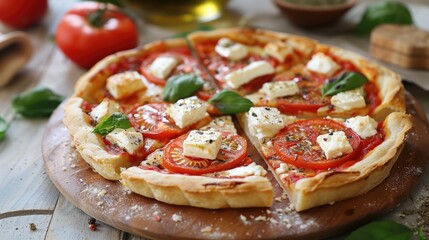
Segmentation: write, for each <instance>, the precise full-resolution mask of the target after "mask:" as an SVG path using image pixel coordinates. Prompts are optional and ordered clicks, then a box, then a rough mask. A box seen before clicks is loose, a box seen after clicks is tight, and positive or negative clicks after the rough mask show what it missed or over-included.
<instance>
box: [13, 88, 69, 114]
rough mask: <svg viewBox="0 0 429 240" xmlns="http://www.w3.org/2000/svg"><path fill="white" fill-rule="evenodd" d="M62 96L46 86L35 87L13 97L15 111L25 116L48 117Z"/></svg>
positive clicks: (62, 98)
mask: <svg viewBox="0 0 429 240" xmlns="http://www.w3.org/2000/svg"><path fill="white" fill-rule="evenodd" d="M63 100H64V97H63V96H61V95H58V94H56V93H54V92H53V91H52V90H50V89H48V88H36V89H33V90H31V91H29V92H25V93H22V94H18V95H16V96H15V97H14V98H13V101H12V106H13V109H14V110H15V112H17V113H19V114H21V115H22V116H24V117H27V118H40V117H49V116H50V115H51V113H52V112H53V111H54V110H55V109H56V108H57V106H58V105H60V103H61V102H62V101H63Z"/></svg>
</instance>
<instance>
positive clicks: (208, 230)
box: [201, 226, 212, 233]
mask: <svg viewBox="0 0 429 240" xmlns="http://www.w3.org/2000/svg"><path fill="white" fill-rule="evenodd" d="M211 231H212V227H210V226H206V227H204V228H202V229H201V232H202V233H209V232H211Z"/></svg>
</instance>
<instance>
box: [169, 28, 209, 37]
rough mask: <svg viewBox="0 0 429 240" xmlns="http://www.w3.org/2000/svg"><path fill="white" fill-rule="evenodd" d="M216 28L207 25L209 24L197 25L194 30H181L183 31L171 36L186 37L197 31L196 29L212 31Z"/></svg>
mask: <svg viewBox="0 0 429 240" xmlns="http://www.w3.org/2000/svg"><path fill="white" fill-rule="evenodd" d="M213 29H214V28H213V27H212V26H207V25H202V26H199V27H197V28H196V29H194V30H190V31H185V32H181V33H177V34H174V35H173V36H171V38H186V37H187V36H188V35H189V34H191V33H193V32H196V31H210V30H213Z"/></svg>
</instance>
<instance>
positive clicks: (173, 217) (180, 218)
mask: <svg viewBox="0 0 429 240" xmlns="http://www.w3.org/2000/svg"><path fill="white" fill-rule="evenodd" d="M171 219H173V221H175V222H181V221H183V217H182V215H179V214H177V213H175V214H173V216H171Z"/></svg>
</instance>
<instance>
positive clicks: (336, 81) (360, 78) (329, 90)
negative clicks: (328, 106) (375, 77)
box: [322, 72, 368, 97]
mask: <svg viewBox="0 0 429 240" xmlns="http://www.w3.org/2000/svg"><path fill="white" fill-rule="evenodd" d="M367 82H368V79H367V78H366V77H365V76H364V75H362V74H360V73H357V72H345V73H343V74H341V75H340V76H339V77H336V78H332V79H330V80H328V81H327V82H326V83H325V84H324V85H323V87H322V96H323V97H325V96H332V95H334V94H337V93H339V92H344V91H348V90H353V89H355V88H358V87H360V86H363V85H364V84H365V83H367Z"/></svg>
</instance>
